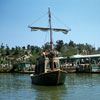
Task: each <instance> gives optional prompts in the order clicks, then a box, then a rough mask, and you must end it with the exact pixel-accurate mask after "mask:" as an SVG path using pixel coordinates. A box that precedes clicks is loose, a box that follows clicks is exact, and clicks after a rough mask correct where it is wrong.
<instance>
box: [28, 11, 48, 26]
mask: <svg viewBox="0 0 100 100" xmlns="http://www.w3.org/2000/svg"><path fill="white" fill-rule="evenodd" d="M47 14H48V12H46V13H45V14H43V15H42V16H40V17H39V18H37V19H36V20H35V21H33V22H32V23H31V24H29V25H28V26H31V25H32V24H35V23H36V22H38V21H39V20H40V19H42V18H43V17H44V16H45V15H47Z"/></svg>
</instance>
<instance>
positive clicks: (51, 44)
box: [48, 8, 54, 70]
mask: <svg viewBox="0 0 100 100" xmlns="http://www.w3.org/2000/svg"><path fill="white" fill-rule="evenodd" d="M48 13H49V25H50V46H51V51H52V50H53V41H52V29H51V13H50V8H48ZM51 63H52V64H51V65H52V67H51V69H52V70H54V59H53V55H52V54H51Z"/></svg>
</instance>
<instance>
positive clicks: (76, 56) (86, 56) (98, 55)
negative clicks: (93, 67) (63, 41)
mask: <svg viewBox="0 0 100 100" xmlns="http://www.w3.org/2000/svg"><path fill="white" fill-rule="evenodd" d="M92 57H100V54H95V55H79V54H78V55H73V56H71V57H70V58H92Z"/></svg>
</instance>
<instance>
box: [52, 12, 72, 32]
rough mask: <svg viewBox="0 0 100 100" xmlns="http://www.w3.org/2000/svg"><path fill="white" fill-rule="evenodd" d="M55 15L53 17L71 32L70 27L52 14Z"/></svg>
mask: <svg viewBox="0 0 100 100" xmlns="http://www.w3.org/2000/svg"><path fill="white" fill-rule="evenodd" d="M52 15H53V17H54V18H55V19H56V20H58V21H59V22H60V23H62V24H63V25H64V26H65V27H67V28H68V29H69V31H71V28H70V27H68V26H67V25H66V24H65V23H63V22H62V21H61V20H60V19H59V18H57V17H56V16H55V15H54V14H52Z"/></svg>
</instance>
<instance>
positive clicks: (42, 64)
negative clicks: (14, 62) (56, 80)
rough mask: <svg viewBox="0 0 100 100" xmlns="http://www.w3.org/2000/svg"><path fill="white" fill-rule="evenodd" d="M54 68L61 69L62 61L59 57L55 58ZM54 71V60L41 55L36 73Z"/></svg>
mask: <svg viewBox="0 0 100 100" xmlns="http://www.w3.org/2000/svg"><path fill="white" fill-rule="evenodd" d="M53 63H54V70H59V69H60V62H59V58H58V57H54V58H53ZM51 71H52V62H50V59H49V58H48V57H40V58H38V60H37V63H36V67H35V74H41V73H47V72H51Z"/></svg>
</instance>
